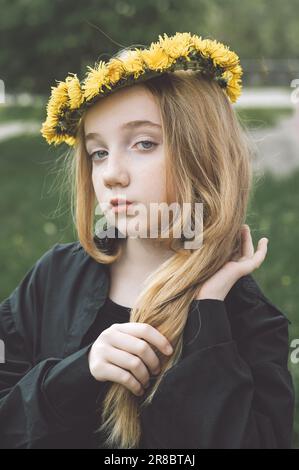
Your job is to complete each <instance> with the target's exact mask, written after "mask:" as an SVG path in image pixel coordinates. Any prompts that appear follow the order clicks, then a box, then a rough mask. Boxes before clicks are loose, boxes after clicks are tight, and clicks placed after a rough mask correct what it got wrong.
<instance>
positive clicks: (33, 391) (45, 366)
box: [0, 252, 105, 449]
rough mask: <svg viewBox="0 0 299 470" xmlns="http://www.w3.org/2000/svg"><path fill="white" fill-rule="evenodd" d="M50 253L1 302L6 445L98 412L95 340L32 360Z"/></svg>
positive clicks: (1, 410)
mask: <svg viewBox="0 0 299 470" xmlns="http://www.w3.org/2000/svg"><path fill="white" fill-rule="evenodd" d="M48 256H50V253H49V252H47V254H46V255H44V257H43V258H42V260H39V261H38V262H37V263H36V264H35V265H34V266H33V268H32V269H31V270H30V271H29V272H28V273H27V274H26V276H25V277H24V279H23V280H22V282H21V283H20V284H19V286H18V287H17V288H16V289H15V290H14V291H13V293H12V294H11V295H10V297H8V298H7V299H5V300H4V301H3V302H2V303H1V304H0V339H2V341H3V342H4V346H5V348H4V352H5V357H4V361H5V362H4V363H0V448H3V449H9V448H14V449H17V448H32V447H35V444H36V443H38V442H39V440H42V439H43V438H45V437H47V436H50V435H54V434H56V433H60V432H63V431H66V430H69V429H70V428H72V427H73V426H76V425H77V426H78V424H80V425H82V424H84V422H85V421H86V420H88V419H89V418H90V416H91V413H93V414H94V410H95V403H96V399H97V396H98V394H99V392H100V389H101V385H103V386H104V385H105V383H104V382H102V383H101V382H98V381H96V379H95V378H94V377H93V376H92V375H91V373H90V371H89V366H88V352H89V349H90V347H91V344H90V345H88V346H86V347H84V348H82V349H80V350H79V351H77V352H75V353H74V354H71V355H70V356H68V357H66V358H56V357H49V358H47V359H44V360H42V361H40V362H39V363H37V364H36V363H34V360H33V351H32V349H33V346H34V345H33V341H32V336H33V331H34V329H35V328H36V327H37V325H36V321H37V320H36V317H35V315H36V314H37V313H38V310H39V307H40V299H39V296H40V295H42V284H43V282H44V281H45V278H46V264H47V260H48ZM39 289H40V290H39ZM30 332H31V334H30ZM36 333H37V331H36Z"/></svg>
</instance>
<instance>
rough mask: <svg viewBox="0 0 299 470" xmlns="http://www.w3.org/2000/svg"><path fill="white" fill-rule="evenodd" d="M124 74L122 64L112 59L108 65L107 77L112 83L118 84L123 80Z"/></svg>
mask: <svg viewBox="0 0 299 470" xmlns="http://www.w3.org/2000/svg"><path fill="white" fill-rule="evenodd" d="M123 73H124V67H123V64H122V62H121V61H120V60H119V59H117V58H113V59H110V61H109V63H108V73H107V76H108V78H109V81H110V82H111V83H113V84H114V83H116V82H118V80H119V79H120V78H121V76H122V74H123Z"/></svg>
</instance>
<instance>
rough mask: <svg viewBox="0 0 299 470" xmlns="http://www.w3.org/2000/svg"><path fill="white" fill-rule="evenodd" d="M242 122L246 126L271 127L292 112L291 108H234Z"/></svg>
mask: <svg viewBox="0 0 299 470" xmlns="http://www.w3.org/2000/svg"><path fill="white" fill-rule="evenodd" d="M235 110H236V112H237V114H238V115H239V117H240V118H241V120H242V122H243V123H244V124H245V125H246V126H248V127H251V128H252V127H254V128H259V129H261V128H264V127H271V126H274V125H275V124H277V122H278V121H279V120H280V119H282V118H284V117H290V116H291V115H292V114H293V112H294V111H293V108H291V107H288V108H265V109H264V108H240V107H239V108H237V107H236V108H235Z"/></svg>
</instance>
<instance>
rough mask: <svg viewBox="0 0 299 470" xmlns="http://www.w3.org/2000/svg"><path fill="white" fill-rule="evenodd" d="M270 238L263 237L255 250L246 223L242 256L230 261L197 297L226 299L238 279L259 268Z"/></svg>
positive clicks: (243, 230)
mask: <svg viewBox="0 0 299 470" xmlns="http://www.w3.org/2000/svg"><path fill="white" fill-rule="evenodd" d="M267 245H268V238H261V239H260V240H259V242H258V246H257V250H256V252H254V246H253V243H252V238H251V233H250V228H249V226H248V225H247V224H244V225H243V226H242V229H241V256H240V257H238V256H237V257H235V258H234V259H232V260H231V261H228V262H227V263H226V264H225V265H224V266H223V267H222V268H221V269H220V270H219V271H217V273H215V274H214V275H213V276H212V277H211V278H210V279H208V280H207V281H206V282H205V283H204V284H203V286H202V287H201V289H200V291H199V293H198V295H197V297H196V299H197V300H202V299H218V300H224V299H225V297H226V295H227V294H228V292H229V291H230V289H231V288H232V286H233V285H234V284H235V283H236V282H237V280H238V279H239V278H240V277H242V276H245V275H246V274H249V273H251V272H252V271H254V270H255V269H257V268H259V267H260V265H261V264H262V262H263V261H264V259H265V256H266V253H267Z"/></svg>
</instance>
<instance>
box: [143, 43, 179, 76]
mask: <svg viewBox="0 0 299 470" xmlns="http://www.w3.org/2000/svg"><path fill="white" fill-rule="evenodd" d="M142 58H143V60H144V62H145V64H146V66H147V67H148V68H149V69H150V70H164V69H166V68H168V67H169V66H170V65H171V63H172V62H173V61H172V59H171V57H170V56H169V54H168V53H167V52H165V50H164V49H163V48H162V47H161V46H160V45H159V44H154V45H153V46H152V47H151V48H150V49H145V50H143V51H142Z"/></svg>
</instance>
